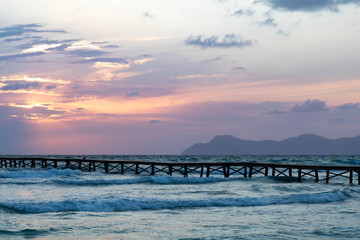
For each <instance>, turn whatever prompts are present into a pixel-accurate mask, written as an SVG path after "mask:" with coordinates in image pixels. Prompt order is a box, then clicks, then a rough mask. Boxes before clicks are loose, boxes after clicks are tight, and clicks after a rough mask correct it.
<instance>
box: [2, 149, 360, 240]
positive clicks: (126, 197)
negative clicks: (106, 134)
mask: <svg viewBox="0 0 360 240" xmlns="http://www.w3.org/2000/svg"><path fill="white" fill-rule="evenodd" d="M7 157H9V156H7ZM10 157H14V156H10ZM26 157H30V156H26ZM32 157H52V158H79V159H81V158H83V157H84V156H32ZM86 157H87V159H113V160H121V159H124V160H142V161H164V162H197V161H198V162H273V163H291V164H314V165H349V166H360V156H181V155H179V156H152V155H151V156H150V155H146V156H135V155H130V156H128V155H117V156H110V155H91V156H86ZM320 175H321V176H320V182H318V183H316V182H315V181H314V179H313V178H311V177H309V178H306V177H304V178H303V181H302V182H301V183H298V182H297V179H296V178H292V177H280V176H279V177H271V176H268V177H265V176H263V175H260V174H255V175H253V177H252V178H244V176H241V175H232V176H230V177H229V178H224V176H223V175H222V174H221V173H219V174H215V173H214V174H211V175H210V176H209V177H203V178H201V177H200V176H199V174H196V173H194V174H189V177H187V178H184V177H183V176H181V175H176V174H174V175H173V176H167V175H165V174H157V175H155V176H148V175H145V174H139V175H136V174H134V173H133V172H131V171H128V172H126V173H125V174H124V175H121V174H106V173H104V172H102V171H96V172H86V171H80V170H78V169H66V168H62V167H60V168H57V169H51V168H49V169H41V168H37V169H31V168H1V169H0V239H42V240H43V239H87V240H88V239H187V240H190V239H359V238H360V185H358V184H357V173H355V174H354V184H349V180H348V179H346V178H343V177H336V178H333V179H331V180H330V183H329V184H326V183H325V181H324V180H323V176H324V173H321V174H320Z"/></svg>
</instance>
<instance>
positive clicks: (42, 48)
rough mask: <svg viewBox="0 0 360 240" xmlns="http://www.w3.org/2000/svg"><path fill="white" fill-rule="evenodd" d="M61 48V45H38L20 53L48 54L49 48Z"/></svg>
mask: <svg viewBox="0 0 360 240" xmlns="http://www.w3.org/2000/svg"><path fill="white" fill-rule="evenodd" d="M59 46H61V44H40V45H35V46H32V48H29V49H26V50H24V51H22V52H23V53H35V52H50V51H48V50H49V49H51V48H56V47H59Z"/></svg>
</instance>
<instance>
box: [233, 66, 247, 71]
mask: <svg viewBox="0 0 360 240" xmlns="http://www.w3.org/2000/svg"><path fill="white" fill-rule="evenodd" d="M233 70H243V71H244V70H246V69H245V68H243V67H240V66H239V67H233Z"/></svg>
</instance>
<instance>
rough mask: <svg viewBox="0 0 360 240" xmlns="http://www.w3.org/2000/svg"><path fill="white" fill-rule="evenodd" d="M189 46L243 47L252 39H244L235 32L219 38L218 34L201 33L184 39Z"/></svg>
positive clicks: (247, 45)
mask: <svg viewBox="0 0 360 240" xmlns="http://www.w3.org/2000/svg"><path fill="white" fill-rule="evenodd" d="M185 44H186V45H189V46H197V47H201V48H203V49H205V48H233V47H235V48H244V47H250V46H252V45H253V41H252V40H244V39H243V38H242V37H241V36H237V35H235V34H226V35H225V36H224V37H223V38H222V39H221V40H220V39H219V37H218V36H211V37H208V38H206V37H204V36H202V35H198V36H190V37H189V38H188V39H186V40H185Z"/></svg>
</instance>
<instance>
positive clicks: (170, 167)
mask: <svg viewBox="0 0 360 240" xmlns="http://www.w3.org/2000/svg"><path fill="white" fill-rule="evenodd" d="M172 172H173V167H172V166H171V165H169V175H170V176H172Z"/></svg>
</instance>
